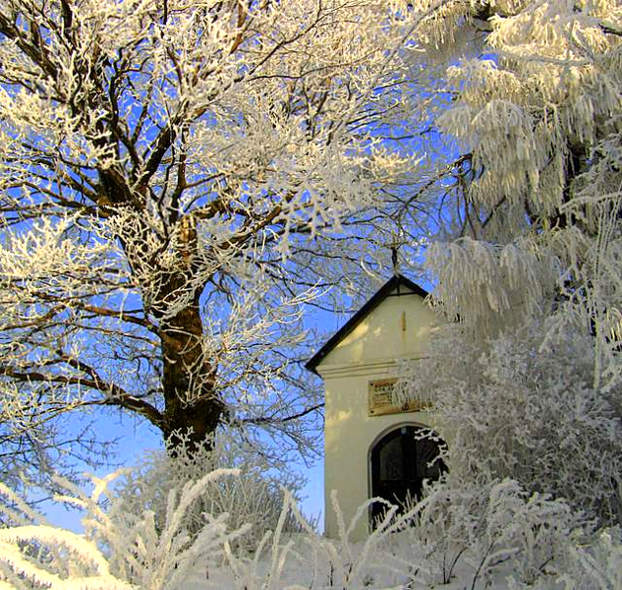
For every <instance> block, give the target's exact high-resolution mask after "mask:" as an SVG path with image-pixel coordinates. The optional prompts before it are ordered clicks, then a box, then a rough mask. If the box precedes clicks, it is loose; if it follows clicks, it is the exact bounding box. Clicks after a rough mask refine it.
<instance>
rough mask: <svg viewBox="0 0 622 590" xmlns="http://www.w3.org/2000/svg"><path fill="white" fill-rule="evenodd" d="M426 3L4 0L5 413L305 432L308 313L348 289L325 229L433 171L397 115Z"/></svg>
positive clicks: (402, 111) (298, 440)
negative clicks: (319, 240) (418, 6)
mask: <svg viewBox="0 0 622 590" xmlns="http://www.w3.org/2000/svg"><path fill="white" fill-rule="evenodd" d="M437 4H440V3H437ZM433 8H434V7H431V8H430V10H433ZM426 16H427V13H425V12H423V13H418V12H417V13H415V12H414V11H412V10H408V9H404V6H401V3H399V2H396V3H394V4H393V3H386V2H384V1H380V0H364V1H363V2H356V3H351V2H348V1H345V0H330V1H327V0H302V1H301V0H295V1H294V0H290V1H284V2H270V1H269V0H265V1H264V0H262V1H259V2H252V1H248V2H245V1H242V0H227V1H215V0H199V1H192V2H190V1H186V0H168V1H167V0H159V1H155V0H124V1H122V2H117V1H113V0H105V1H97V2H92V1H89V0H2V1H1V2H0V211H1V214H2V218H1V222H0V223H1V226H0V229H1V231H2V235H3V238H2V250H1V252H0V301H1V303H0V305H1V306H2V312H1V314H0V375H1V381H2V384H3V386H4V391H5V392H8V393H7V394H6V396H5V398H6V400H7V402H6V403H3V406H2V418H1V419H2V421H11V420H14V419H15V418H16V412H17V413H25V414H27V416H28V421H29V423H30V424H31V425H32V424H40V425H42V424H45V423H46V422H47V421H49V420H52V419H54V418H55V417H56V416H57V415H59V414H61V413H64V412H66V411H68V410H77V409H80V408H82V409H84V408H88V407H94V406H113V407H118V408H121V409H123V410H126V411H128V412H131V413H134V414H137V415H140V416H142V417H143V418H145V419H147V420H148V421H149V422H150V423H151V424H152V425H153V426H155V427H156V428H157V429H159V430H160V431H161V432H162V434H163V436H164V437H170V436H171V434H173V433H174V432H176V431H178V430H184V431H185V430H188V429H190V430H191V431H192V437H193V440H194V441H195V442H196V443H199V442H203V441H204V440H205V439H206V437H208V435H210V434H211V433H213V432H214V431H215V429H216V428H217V427H218V426H219V425H220V424H222V423H224V422H229V423H237V424H242V423H247V424H255V425H261V426H265V427H274V428H277V429H280V430H282V431H286V432H287V436H288V437H290V439H289V440H290V441H293V442H294V443H295V444H296V445H300V444H302V442H303V440H304V431H305V429H306V428H307V426H305V423H304V421H301V419H302V418H304V417H309V416H310V415H311V414H312V413H313V412H314V411H316V410H318V408H320V406H321V402H320V400H319V399H318V398H317V394H313V393H310V391H309V389H308V388H307V387H306V386H305V385H306V381H307V380H306V378H304V377H303V376H301V375H300V374H299V372H298V371H299V368H298V367H299V364H298V363H297V361H298V360H299V357H300V355H301V351H302V350H303V349H302V348H301V346H302V345H303V343H304V338H303V336H304V334H303V331H302V328H301V323H300V319H301V306H302V305H303V304H304V303H306V302H308V301H312V300H313V299H314V298H316V297H317V296H318V294H321V293H322V289H323V288H324V287H326V286H328V284H329V283H327V281H326V279H325V273H324V271H325V270H326V269H325V266H326V265H324V263H323V262H320V261H319V260H321V259H320V258H318V257H317V256H316V254H317V253H319V252H320V251H322V252H323V251H324V246H321V247H320V246H318V247H317V250H315V251H314V245H313V244H314V242H313V238H315V237H318V236H319V237H323V238H325V237H326V236H328V235H329V234H330V232H331V231H333V232H334V233H333V235H334V239H335V243H336V244H337V245H338V246H339V247H340V248H341V254H345V252H344V249H343V244H342V243H341V242H340V240H342V239H343V238H345V237H346V236H347V235H348V228H349V226H348V225H345V226H344V225H341V222H342V221H343V220H344V218H345V217H347V216H351V215H352V214H353V213H354V212H356V211H358V210H360V209H361V208H365V207H367V208H372V209H373V208H374V207H376V206H377V205H378V204H379V203H380V200H381V198H382V195H381V193H380V191H379V188H378V187H379V186H380V183H388V182H391V181H392V180H393V181H394V182H395V183H399V182H401V181H402V179H403V178H405V176H407V175H408V174H410V173H411V172H412V170H413V169H414V167H415V164H416V160H415V158H414V157H413V156H412V155H411V154H410V153H408V152H406V151H405V150H404V149H402V147H401V146H400V143H399V141H397V140H396V141H393V142H387V141H386V138H385V137H384V136H383V130H386V128H387V126H390V125H391V121H402V122H404V121H408V120H410V121H412V120H414V119H416V115H415V111H416V108H415V107H413V102H412V99H411V97H410V95H409V92H407V90H408V88H410V87H411V86H412V84H414V83H415V78H416V76H417V74H418V72H420V71H421V67H419V69H417V68H415V67H414V66H413V63H414V60H415V57H416V51H415V49H414V47H413V46H412V44H411V43H410V39H411V35H412V33H413V31H414V30H415V29H416V26H417V24H418V23H420V22H422V20H424V19H425V18H426ZM368 219H369V218H368ZM326 254H327V255H328V252H326ZM335 256H336V255H335V251H334V250H333V251H332V253H330V255H329V257H327V258H326V260H327V261H328V264H330V260H331V258H330V257H335ZM356 256H357V254H351V259H356ZM346 258H347V257H344V259H346ZM16 408H17V409H16Z"/></svg>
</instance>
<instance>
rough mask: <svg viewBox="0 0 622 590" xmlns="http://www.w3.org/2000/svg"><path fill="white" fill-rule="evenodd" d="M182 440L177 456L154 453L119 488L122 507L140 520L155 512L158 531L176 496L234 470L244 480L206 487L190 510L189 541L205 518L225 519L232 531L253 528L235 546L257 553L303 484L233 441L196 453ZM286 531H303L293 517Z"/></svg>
mask: <svg viewBox="0 0 622 590" xmlns="http://www.w3.org/2000/svg"><path fill="white" fill-rule="evenodd" d="M181 438H182V444H179V441H177V442H178V444H177V445H176V447H175V454H174V456H171V455H172V454H170V453H167V452H165V451H152V452H151V453H149V454H147V455H146V457H145V459H144V460H143V461H142V462H141V464H140V465H139V466H137V467H136V468H134V469H132V470H130V471H128V472H126V473H125V475H124V477H123V478H121V480H120V482H119V485H117V487H116V493H117V495H118V497H119V499H120V502H121V504H122V505H123V506H124V507H125V508H126V509H128V510H130V511H131V512H133V513H136V514H139V513H141V512H142V511H144V510H150V511H152V512H153V514H154V519H155V523H156V525H157V526H161V525H162V523H163V519H164V517H165V514H166V510H167V501H168V500H167V498H168V495H169V493H170V491H171V490H175V489H181V488H182V487H183V486H184V485H186V484H187V482H189V481H195V480H198V479H200V478H202V477H203V476H204V475H205V474H206V473H209V472H210V471H212V470H214V469H221V468H230V467H235V468H236V469H238V471H239V476H237V477H229V478H218V479H213V480H211V481H210V482H208V483H206V485H205V486H204V487H203V490H202V492H201V494H199V495H198V496H197V497H196V498H195V499H194V501H193V502H192V504H191V505H190V506H188V508H187V510H186V512H185V516H184V518H185V521H184V527H185V529H186V530H187V531H188V533H189V534H190V535H195V534H197V533H198V531H200V530H201V529H202V527H203V526H204V525H205V514H206V513H207V514H211V515H212V516H215V517H216V516H220V515H224V514H226V515H227V525H228V526H229V527H230V528H231V529H237V528H240V527H242V526H243V525H246V524H248V525H249V527H248V528H249V530H248V532H247V533H246V534H245V535H244V536H243V537H240V538H238V540H237V541H236V546H238V547H241V548H243V549H245V550H247V551H253V550H254V549H255V547H257V545H258V544H259V542H260V541H261V539H262V538H263V536H264V534H265V533H266V531H268V530H272V531H274V530H275V528H276V526H277V523H278V522H279V518H280V515H281V509H282V506H283V489H284V488H285V489H288V490H289V491H291V492H292V493H293V494H294V495H296V494H297V492H298V491H299V490H300V488H301V487H302V479H301V478H300V477H298V476H296V475H294V474H292V473H287V472H285V471H279V472H278V473H275V472H273V471H271V470H270V467H269V465H268V464H267V463H266V461H265V460H264V459H263V458H262V457H261V455H259V454H258V453H256V452H255V453H253V452H250V451H249V450H247V449H245V448H244V447H242V446H239V445H236V444H235V443H234V442H233V441H232V440H230V437H223V438H222V439H221V440H218V441H217V442H216V443H215V444H214V445H213V447H212V448H210V447H208V446H204V447H202V448H198V449H197V448H196V447H194V446H193V448H192V451H191V452H189V448H188V446H186V444H183V437H181ZM186 442H187V441H186ZM283 526H284V530H285V531H294V530H298V527H297V525H296V522H295V520H294V519H293V518H292V517H291V516H288V518H287V520H286V522H285V523H284V524H283Z"/></svg>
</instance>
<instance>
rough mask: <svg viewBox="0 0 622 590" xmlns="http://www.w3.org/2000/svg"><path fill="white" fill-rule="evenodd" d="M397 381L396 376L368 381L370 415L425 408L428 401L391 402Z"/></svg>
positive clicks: (415, 410)
mask: <svg viewBox="0 0 622 590" xmlns="http://www.w3.org/2000/svg"><path fill="white" fill-rule="evenodd" d="M396 383H397V379H396V378H391V379H376V380H375V381H370V382H369V388H368V391H369V409H368V413H369V415H370V416H383V415H385V414H401V413H402V412H419V411H421V410H423V409H424V408H427V407H428V406H429V405H430V404H429V402H423V401H419V400H409V401H407V402H404V403H402V404H394V403H393V387H394V386H395V384H396Z"/></svg>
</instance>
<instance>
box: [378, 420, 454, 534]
mask: <svg viewBox="0 0 622 590" xmlns="http://www.w3.org/2000/svg"><path fill="white" fill-rule="evenodd" d="M446 447H447V445H446V444H445V442H444V441H443V440H442V439H441V438H440V437H439V436H438V435H436V434H435V433H434V432H433V431H432V430H430V429H429V428H425V427H422V426H415V425H402V426H398V427H397V428H395V429H393V430H391V431H389V432H388V433H386V434H385V435H384V436H382V437H380V438H379V439H377V440H376V442H375V443H374V444H373V445H372V447H371V461H370V475H371V477H370V481H371V495H372V497H375V496H379V497H381V498H384V499H385V500H387V501H389V502H391V503H392V504H397V505H399V506H400V510H401V509H402V507H403V506H404V504H405V502H406V500H407V499H408V498H412V499H415V500H417V499H420V498H421V494H422V489H423V481H424V480H426V479H427V480H432V481H434V480H437V479H438V478H439V477H440V476H441V474H442V473H443V472H445V471H447V467H446V466H445V463H443V461H442V460H441V459H440V458H438V457H439V455H440V453H441V451H443V450H444V449H446ZM385 510H386V506H384V505H383V504H381V503H379V502H375V503H374V504H373V505H372V509H371V519H372V527H373V526H375V523H376V521H377V519H378V517H379V516H380V515H381V514H382V513H383V512H384V511H385Z"/></svg>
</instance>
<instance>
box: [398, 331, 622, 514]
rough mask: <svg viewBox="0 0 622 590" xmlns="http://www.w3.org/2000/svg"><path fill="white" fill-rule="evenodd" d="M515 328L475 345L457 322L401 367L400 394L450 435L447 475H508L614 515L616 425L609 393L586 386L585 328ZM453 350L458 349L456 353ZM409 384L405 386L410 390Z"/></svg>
mask: <svg viewBox="0 0 622 590" xmlns="http://www.w3.org/2000/svg"><path fill="white" fill-rule="evenodd" d="M547 329H548V326H546V325H545V326H535V325H529V326H522V327H521V328H519V329H518V328H517V329H515V330H513V331H512V332H510V333H507V334H502V335H500V336H498V337H497V338H496V339H494V340H490V341H488V342H487V343H486V345H485V346H483V343H482V342H481V341H477V342H476V341H474V340H473V339H472V337H471V336H470V334H464V333H462V332H461V331H460V329H459V328H458V327H457V326H450V327H448V328H446V330H445V333H444V334H442V335H439V337H438V338H435V339H434V340H433V343H432V344H431V350H430V357H429V358H428V359H426V362H425V363H424V362H420V363H416V364H414V365H412V366H409V368H407V369H405V370H406V371H410V372H411V373H410V377H407V378H406V379H405V380H404V384H405V387H403V388H402V389H401V391H402V395H405V396H412V397H414V398H417V396H418V395H419V393H418V392H419V391H423V392H425V391H429V392H433V393H432V394H431V396H430V397H431V399H432V402H433V404H434V407H435V411H437V412H438V417H439V420H440V422H441V423H442V424H443V428H444V429H446V431H447V432H450V433H452V439H453V441H452V442H451V443H450V456H449V464H450V476H449V477H450V478H451V479H452V480H455V481H456V482H459V481H461V480H464V481H477V480H478V479H479V478H483V479H484V480H485V479H486V478H490V477H492V478H497V477H500V478H503V477H512V478H515V479H516V480H518V481H519V482H520V483H521V485H522V486H524V488H525V489H526V490H529V491H532V492H541V493H548V494H551V495H553V496H554V497H556V498H565V499H567V501H568V502H569V503H570V505H571V506H572V507H573V508H574V509H575V510H582V511H584V512H585V514H586V517H588V518H594V517H596V518H598V519H599V520H600V521H601V522H604V523H615V522H619V521H620V519H621V518H622V496H621V495H620V491H621V488H620V483H621V480H620V473H621V469H622V465H621V461H622V442H621V441H622V422H621V420H620V418H621V415H620V407H619V403H618V399H617V396H616V395H615V394H607V393H606V392H603V391H602V390H598V389H594V388H593V386H592V382H591V369H592V366H593V354H594V352H593V346H592V339H591V337H590V335H589V334H585V333H583V334H582V333H581V331H580V330H577V329H574V330H571V329H568V330H567V331H566V332H564V333H562V334H558V338H556V339H555V340H554V341H551V340H548V339H547V338H546V335H547ZM455 351H459V354H455ZM409 389H410V391H409Z"/></svg>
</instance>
